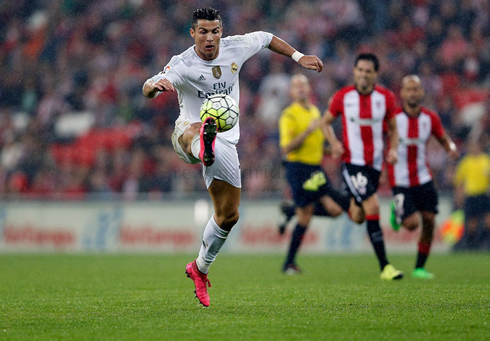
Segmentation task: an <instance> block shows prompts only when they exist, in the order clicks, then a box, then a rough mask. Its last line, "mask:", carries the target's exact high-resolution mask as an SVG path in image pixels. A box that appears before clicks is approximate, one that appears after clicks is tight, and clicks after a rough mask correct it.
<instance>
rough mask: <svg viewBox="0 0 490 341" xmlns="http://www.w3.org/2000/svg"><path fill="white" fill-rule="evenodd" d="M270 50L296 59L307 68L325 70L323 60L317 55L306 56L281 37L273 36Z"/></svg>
mask: <svg viewBox="0 0 490 341" xmlns="http://www.w3.org/2000/svg"><path fill="white" fill-rule="evenodd" d="M269 50H271V51H273V52H275V53H279V54H282V55H283V56H286V57H290V58H292V59H294V61H296V62H297V63H298V64H299V65H301V66H302V67H304V68H305V69H310V70H315V71H318V72H321V71H322V70H323V62H322V61H321V60H320V58H318V57H317V56H305V55H304V54H302V53H301V52H298V51H296V50H295V49H294V48H293V47H292V46H291V45H289V44H288V43H286V42H285V41H284V40H282V39H281V38H278V37H276V36H274V37H272V40H271V42H270V44H269Z"/></svg>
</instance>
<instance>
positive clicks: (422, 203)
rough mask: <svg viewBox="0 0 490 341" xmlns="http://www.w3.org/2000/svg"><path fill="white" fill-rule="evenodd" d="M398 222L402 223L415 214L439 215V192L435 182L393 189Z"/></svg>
mask: <svg viewBox="0 0 490 341" xmlns="http://www.w3.org/2000/svg"><path fill="white" fill-rule="evenodd" d="M393 198H394V201H395V215H396V221H397V222H399V223H401V222H402V221H403V220H404V219H405V218H407V217H409V216H411V215H412V214H414V213H415V212H417V211H419V212H433V213H437V212H438V209H437V205H438V198H437V190H436V188H435V186H434V182H433V181H429V182H427V183H425V184H423V185H420V186H413V187H393Z"/></svg>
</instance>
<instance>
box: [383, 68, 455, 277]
mask: <svg viewBox="0 0 490 341" xmlns="http://www.w3.org/2000/svg"><path fill="white" fill-rule="evenodd" d="M400 95H401V98H402V102H403V106H402V107H401V108H398V109H397V110H396V115H395V118H396V126H397V130H398V135H399V137H400V140H399V143H398V162H397V163H396V164H394V165H393V164H388V176H389V179H390V183H391V186H392V189H393V196H394V205H393V207H392V208H393V210H392V219H391V222H392V226H393V228H394V229H395V230H398V229H399V228H400V225H401V226H403V227H404V228H406V229H407V230H409V231H414V230H416V229H417V228H418V227H419V226H420V225H421V226H422V233H421V235H420V240H419V243H418V254H417V261H416V264H415V270H414V271H413V272H412V277H414V278H422V279H431V278H433V277H434V275H433V274H431V273H430V272H428V271H427V270H425V263H426V261H427V258H428V256H429V252H430V246H431V243H432V239H433V234H434V225H435V215H436V214H437V212H438V210H437V204H438V197H437V191H436V188H435V186H434V182H433V181H432V174H431V171H430V169H429V166H428V162H427V142H428V141H429V138H430V137H431V136H432V135H434V136H435V138H436V139H437V140H438V141H439V143H440V144H441V145H442V146H443V147H444V149H445V150H446V151H447V153H448V154H449V156H450V157H451V158H453V159H457V158H458V157H459V153H458V150H457V148H456V145H455V144H454V142H453V141H452V140H451V138H450V137H449V136H448V135H447V134H446V132H445V131H444V128H443V127H442V125H441V120H440V118H439V116H438V115H437V114H436V113H435V112H433V111H431V110H428V109H427V108H424V107H423V106H422V101H423V98H424V89H423V88H422V84H421V82H420V78H419V77H418V76H415V75H410V76H406V77H405V78H403V81H402V88H401V91H400Z"/></svg>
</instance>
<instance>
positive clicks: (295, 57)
mask: <svg viewBox="0 0 490 341" xmlns="http://www.w3.org/2000/svg"><path fill="white" fill-rule="evenodd" d="M303 56H304V54H302V53H301V52H298V51H294V53H293V55H292V56H291V58H293V60H294V61H295V62H296V63H298V62H299V60H300V59H301V57H303Z"/></svg>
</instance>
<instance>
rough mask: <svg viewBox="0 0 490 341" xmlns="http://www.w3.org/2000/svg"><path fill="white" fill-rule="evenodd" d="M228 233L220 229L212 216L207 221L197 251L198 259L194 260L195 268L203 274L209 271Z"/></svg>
mask: <svg viewBox="0 0 490 341" xmlns="http://www.w3.org/2000/svg"><path fill="white" fill-rule="evenodd" d="M229 233H230V232H229V231H225V230H223V229H221V228H220V227H219V226H218V224H216V221H214V215H213V216H212V217H211V219H209V221H208V223H207V225H206V228H205V229H204V233H203V237H202V245H201V249H200V250H199V257H197V259H196V264H197V268H198V269H199V271H201V272H202V273H204V274H207V273H208V271H209V266H210V265H211V264H212V263H213V262H214V260H215V259H216V256H217V255H218V252H219V250H220V249H221V247H222V246H223V244H224V243H225V241H226V238H227V237H228V234H229Z"/></svg>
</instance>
